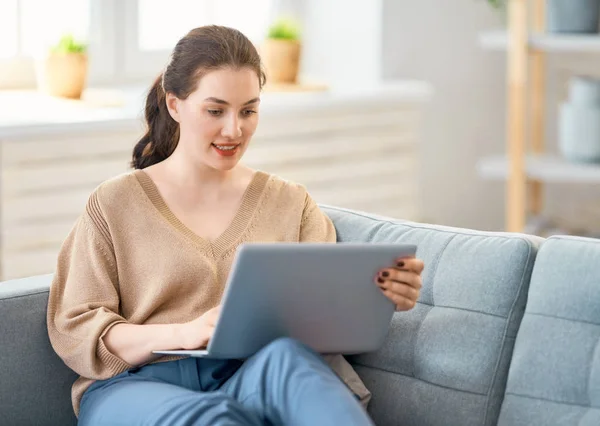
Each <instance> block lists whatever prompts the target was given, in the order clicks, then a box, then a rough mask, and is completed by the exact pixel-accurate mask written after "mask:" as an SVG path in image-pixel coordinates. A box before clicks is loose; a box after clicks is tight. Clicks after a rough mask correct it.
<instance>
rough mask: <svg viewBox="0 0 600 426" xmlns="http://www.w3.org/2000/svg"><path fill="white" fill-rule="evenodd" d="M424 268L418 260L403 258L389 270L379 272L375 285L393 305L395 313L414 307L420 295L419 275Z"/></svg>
mask: <svg viewBox="0 0 600 426" xmlns="http://www.w3.org/2000/svg"><path fill="white" fill-rule="evenodd" d="M424 267H425V265H424V263H423V261H422V260H420V259H415V258H414V257H404V258H400V259H397V261H396V264H395V265H394V266H392V267H390V268H385V269H382V270H381V271H379V274H378V275H377V276H376V277H375V283H376V284H377V285H378V286H379V288H380V289H381V291H383V294H385V295H386V296H387V297H388V298H389V299H390V300H391V301H392V302H394V305H396V310H397V311H408V310H410V309H412V308H414V307H415V305H416V303H417V300H418V299H419V295H420V293H421V273H422V272H423V268H424Z"/></svg>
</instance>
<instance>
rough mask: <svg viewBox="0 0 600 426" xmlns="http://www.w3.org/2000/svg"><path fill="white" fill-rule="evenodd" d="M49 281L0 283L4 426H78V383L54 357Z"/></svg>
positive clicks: (0, 386) (44, 278) (0, 401)
mask: <svg viewBox="0 0 600 426" xmlns="http://www.w3.org/2000/svg"><path fill="white" fill-rule="evenodd" d="M50 281H51V276H50V275H46V276H38V277H32V278H26V279H21V280H13V281H6V282H3V283H0V360H2V361H1V362H0V413H2V414H1V416H2V418H1V419H0V424H6V425H23V426H26V425H61V426H68V425H75V424H76V419H75V416H74V415H73V409H72V408H71V385H72V384H73V382H74V381H75V379H76V378H77V376H76V375H75V373H73V372H72V371H71V370H69V368H68V367H66V366H65V364H64V363H63V362H62V360H61V359H60V358H59V357H58V356H57V355H56V354H55V353H54V350H53V349H52V347H51V346H50V341H49V339H48V332H47V328H46V305H47V303H48V289H49V286H50Z"/></svg>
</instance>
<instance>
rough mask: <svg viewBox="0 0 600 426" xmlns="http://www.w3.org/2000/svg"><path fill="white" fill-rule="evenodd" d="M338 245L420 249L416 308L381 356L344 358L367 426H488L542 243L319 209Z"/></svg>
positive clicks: (399, 318) (400, 321) (396, 325)
mask: <svg viewBox="0 0 600 426" xmlns="http://www.w3.org/2000/svg"><path fill="white" fill-rule="evenodd" d="M324 210H325V212H326V213H327V214H328V215H329V217H331V218H332V220H333V222H334V224H335V227H336V230H337V233H338V241H339V242H357V241H368V242H397V243H413V244H417V245H418V253H417V256H418V257H419V258H422V259H423V260H424V261H425V264H426V268H425V271H424V273H423V288H422V291H421V298H420V301H419V303H418V304H417V306H416V307H415V308H414V309H413V310H411V311H409V312H402V313H396V314H395V315H394V318H393V327H392V328H391V330H390V334H389V335H388V338H387V340H386V342H385V345H384V347H382V348H381V349H380V350H379V351H377V352H374V353H370V354H364V355H360V356H355V357H350V361H351V362H352V363H353V365H354V366H355V368H356V370H357V371H358V373H359V374H360V376H361V377H362V378H363V380H364V381H365V384H366V385H367V387H368V388H369V389H370V390H371V392H372V394H373V398H372V400H371V402H370V405H369V412H370V414H371V415H372V417H373V419H374V421H375V423H376V424H377V425H379V426H383V425H403V426H422V425H429V426H438V425H439V426H449V425H460V426H480V425H495V424H496V423H497V420H498V415H499V410H500V406H501V402H502V398H503V393H504V389H505V384H506V378H507V374H508V368H509V363H510V359H511V355H512V350H513V346H514V340H515V337H516V333H517V329H518V327H519V324H520V321H521V318H522V315H523V312H524V310H525V303H526V298H527V290H528V286H529V280H530V276H531V271H532V268H533V264H534V259H535V256H536V253H537V246H538V244H539V243H540V242H541V241H542V239H540V238H534V237H528V236H524V235H515V234H512V235H509V234H504V233H487V232H476V231H468V230H465V229H454V228H448V227H441V226H428V225H423V224H416V223H409V222H398V221H392V220H389V219H385V218H380V217H376V216H370V215H366V214H359V213H357V212H350V211H347V210H343V209H338V208H332V207H324Z"/></svg>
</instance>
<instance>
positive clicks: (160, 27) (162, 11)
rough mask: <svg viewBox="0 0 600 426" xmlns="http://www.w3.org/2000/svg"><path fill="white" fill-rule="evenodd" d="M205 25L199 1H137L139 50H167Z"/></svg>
mask: <svg viewBox="0 0 600 426" xmlns="http://www.w3.org/2000/svg"><path fill="white" fill-rule="evenodd" d="M207 23H208V17H207V7H206V2H205V1H202V0H169V4H168V6H166V5H165V2H162V1H157V0H138V44H139V49H140V50H170V49H172V48H173V47H174V46H175V44H176V43H177V41H178V40H179V39H180V38H181V37H182V36H184V35H185V34H186V33H187V32H188V31H189V30H191V29H192V28H195V27H198V26H201V25H205V24H207Z"/></svg>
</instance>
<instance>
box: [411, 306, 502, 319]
mask: <svg viewBox="0 0 600 426" xmlns="http://www.w3.org/2000/svg"><path fill="white" fill-rule="evenodd" d="M418 303H419V304H421V305H427V306H435V307H436V308H442V309H453V310H456V311H465V312H473V313H475V314H481V315H485V316H489V317H495V318H501V319H507V318H508V317H505V316H503V315H498V314H491V313H489V312H483V311H478V310H476V309H468V308H460V307H457V306H446V305H432V304H430V303H425V302H418Z"/></svg>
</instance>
